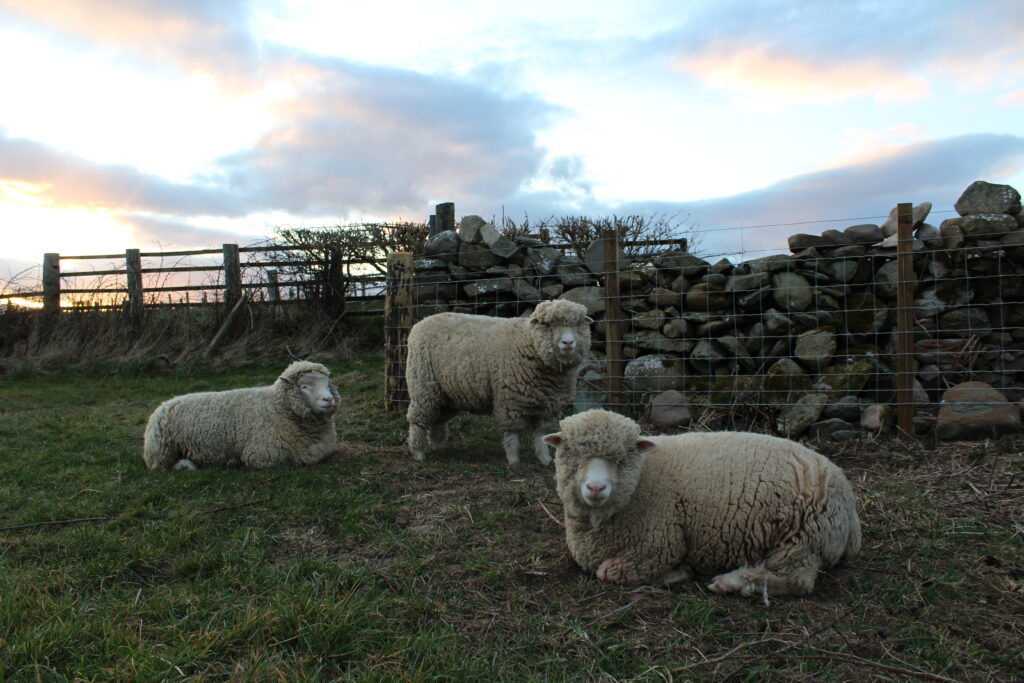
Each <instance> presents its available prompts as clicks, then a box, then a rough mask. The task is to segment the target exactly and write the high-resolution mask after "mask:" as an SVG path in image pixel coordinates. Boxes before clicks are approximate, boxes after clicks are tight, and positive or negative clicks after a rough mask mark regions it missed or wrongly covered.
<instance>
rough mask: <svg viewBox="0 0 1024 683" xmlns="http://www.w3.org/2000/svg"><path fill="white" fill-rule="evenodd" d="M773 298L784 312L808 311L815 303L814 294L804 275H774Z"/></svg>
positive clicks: (784, 273)
mask: <svg viewBox="0 0 1024 683" xmlns="http://www.w3.org/2000/svg"><path fill="white" fill-rule="evenodd" d="M772 298H773V299H774V301H775V305H776V306H778V307H779V308H781V309H782V310H783V311H787V312H792V311H806V310H807V309H808V308H809V307H810V305H811V304H812V303H813V302H814V292H813V291H812V290H811V285H810V283H809V282H807V278H805V277H804V276H803V275H800V274H799V273H787V272H779V273H775V274H774V275H772Z"/></svg>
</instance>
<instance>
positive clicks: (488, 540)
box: [0, 355, 1024, 681]
mask: <svg viewBox="0 0 1024 683" xmlns="http://www.w3.org/2000/svg"><path fill="white" fill-rule="evenodd" d="M328 362H329V364H330V365H331V366H332V369H333V370H334V373H335V376H336V378H337V380H338V383H339V385H340V387H341V393H342V396H343V401H342V405H343V409H342V411H341V414H339V416H338V418H337V422H338V429H339V435H340V437H341V440H342V441H343V445H342V446H341V447H339V449H338V452H337V454H336V455H335V456H334V457H333V458H332V459H331V460H329V461H328V462H326V463H324V464H322V465H320V466H317V467H314V468H309V469H278V470H268V471H246V470H212V469H207V470H201V471H198V472H194V473H187V472H174V473H153V472H149V471H147V470H146V469H145V467H144V466H143V463H142V458H141V448H142V431H143V428H144V426H145V422H146V419H147V417H148V415H149V413H150V412H151V411H152V410H153V408H155V407H156V405H158V404H159V403H160V402H161V401H162V400H165V399H166V398H168V397H170V396H174V395H177V394H181V393H186V392H189V391H199V390H217V389H226V388H233V387H238V386H251V385H257V384H264V383H268V382H270V381H272V380H273V378H274V377H275V376H276V373H277V372H278V371H279V370H280V367H277V366H273V367H271V366H266V367H259V366H254V367H248V368H241V369H235V370H230V371H214V370H213V369H212V368H209V367H207V368H193V369H191V370H189V369H183V370H179V371H178V372H176V373H171V374H168V375H162V376H148V374H147V370H146V368H145V367H143V366H140V367H139V368H136V369H134V370H132V369H129V370H130V371H127V372H117V371H113V372H99V371H98V370H96V369H94V370H92V371H85V370H83V371H79V372H67V373H61V374H52V375H37V374H34V373H33V372H19V373H17V375H16V376H10V375H9V376H8V377H7V378H6V379H4V380H0V381H2V384H0V451H2V455H0V526H4V527H10V526H15V525H27V524H38V523H42V522H50V521H59V520H81V519H83V518H99V519H95V520H91V521H78V522H73V523H65V524H59V525H46V526H43V525H37V526H30V527H26V528H18V529H8V530H4V531H0V679H4V680H7V679H15V680H25V679H36V680H44V681H65V680H75V679H82V680H95V681H107V680H160V679H167V678H171V679H180V678H188V679H194V680H221V679H228V680H263V679H271V678H283V679H285V680H291V679H295V678H309V679H312V680H336V679H347V680H363V681H377V680H382V679H383V680H391V679H395V680H403V679H408V680H417V681H418V680H488V681H491V680H496V681H502V680H508V681H518V680H600V679H603V680H651V681H664V680H708V681H718V680H723V679H726V678H728V679H729V680H766V679H768V680H908V679H911V678H913V677H914V675H923V674H928V675H931V676H940V677H944V678H948V679H953V680H1013V679H1017V678H1020V677H1022V676H1024V657H1022V655H1021V650H1022V648H1021V646H1020V644H1021V643H1022V642H1024V511H1022V508H1024V505H1022V500H1021V499H1022V497H1024V474H1022V473H1021V472H1022V469H1024V467H1022V459H1021V455H1020V445H1021V442H1019V441H1017V442H1014V441H1012V440H1011V441H1005V442H1000V443H999V444H994V445H993V444H987V445H985V444H982V445H977V444H975V445H971V446H965V445H963V444H960V445H952V446H946V447H941V448H923V447H918V448H911V449H910V450H907V449H906V448H905V447H902V446H896V445H892V446H890V445H888V444H884V443H881V442H868V443H862V444H860V445H859V446H857V447H856V449H854V450H851V449H850V447H849V446H847V447H846V448H845V450H843V451H840V452H835V453H832V455H833V457H834V459H835V460H836V461H837V462H838V463H839V464H841V465H842V466H843V467H845V468H846V469H847V471H848V473H849V474H850V476H851V480H852V481H853V483H854V486H855V488H856V489H857V491H858V495H859V500H860V506H861V515H862V519H863V521H864V528H865V545H864V553H863V555H862V557H861V558H860V559H858V560H857V561H856V562H855V563H854V564H853V565H852V566H850V567H848V568H844V569H841V570H839V571H836V572H833V573H830V574H828V575H824V576H822V577H821V578H820V580H819V582H818V590H817V591H816V592H815V594H814V595H812V596H810V597H808V598H804V599H777V600H773V601H772V604H771V605H770V606H769V607H765V606H764V605H762V604H760V603H758V602H748V601H745V600H741V599H737V598H723V597H718V596H712V595H708V594H707V593H705V592H704V591H703V590H702V588H701V587H700V585H699V584H697V583H687V584H686V585H683V586H680V587H676V588H675V589H673V590H662V589H654V588H650V587H641V588H620V587H613V586H606V585H602V584H600V583H598V582H597V581H596V580H595V579H594V578H593V577H591V576H586V575H584V574H583V573H582V572H581V571H580V570H579V569H578V568H577V567H576V566H575V565H574V564H573V563H572V561H571V559H570V558H569V556H568V554H567V552H566V549H565V544H564V540H563V531H562V529H561V528H560V527H558V526H557V525H556V524H555V522H553V521H552V520H551V519H550V518H549V516H548V515H547V513H546V512H545V511H544V507H547V509H548V510H550V511H551V512H552V513H553V514H555V515H556V516H558V515H560V512H561V508H560V506H559V505H558V503H557V495H556V493H555V491H554V486H553V471H552V470H551V469H550V468H542V467H540V466H539V465H537V464H536V463H533V462H524V463H522V464H521V465H520V466H519V467H518V468H517V469H515V470H513V471H511V472H510V471H509V469H508V468H507V467H506V465H505V464H504V456H503V454H502V450H501V447H500V444H499V440H498V438H497V436H496V435H495V434H494V433H493V431H492V430H491V425H490V422H489V421H488V420H487V419H484V418H479V417H464V418H459V419H457V420H456V421H455V422H454V423H453V425H452V429H451V432H452V436H451V440H450V441H451V443H450V446H449V448H448V449H447V450H446V451H445V452H444V453H442V454H438V455H436V456H433V457H431V458H430V459H428V462H426V463H425V464H418V463H415V462H413V461H412V460H411V458H410V457H409V456H408V454H407V452H406V451H405V450H404V447H403V441H404V437H405V428H406V425H405V421H404V417H403V415H402V414H401V412H400V411H398V412H385V411H384V410H383V408H382V406H383V387H382V385H383V381H382V378H383V372H384V370H383V361H382V359H381V358H380V357H378V356H374V355H363V356H357V357H355V358H351V359H348V360H344V361H337V362H330V361H328ZM280 365H281V366H282V367H283V365H284V363H281V364H280ZM996 456H998V458H999V459H996ZM966 468H972V469H969V470H967V471H966V472H965V471H964V470H965V469H966ZM957 473H959V474H957Z"/></svg>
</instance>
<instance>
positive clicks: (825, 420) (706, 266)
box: [385, 205, 1024, 438]
mask: <svg viewBox="0 0 1024 683" xmlns="http://www.w3.org/2000/svg"><path fill="white" fill-rule="evenodd" d="M903 206H904V208H905V212H906V215H905V216H900V215H897V214H896V212H895V210H894V213H893V215H891V216H890V217H889V218H888V219H885V220H882V219H883V218H885V217H877V220H878V223H880V225H879V224H878V223H864V224H857V225H851V226H848V227H846V228H845V229H843V230H836V229H831V230H826V231H824V232H823V233H822V234H820V235H812V234H795V235H792V236H791V237H790V238H789V240H788V246H789V253H777V252H778V251H780V250H775V252H776V253H768V254H764V253H757V252H743V251H735V250H733V251H730V252H729V253H722V254H716V255H710V256H709V255H707V254H705V255H704V256H703V257H701V256H698V255H695V254H691V253H689V252H688V251H687V250H686V245H685V242H683V243H678V241H677V243H675V244H673V242H672V241H671V240H666V241H662V242H663V243H661V244H647V245H642V244H641V243H635V242H631V243H618V242H617V236H616V235H615V234H614V232H613V231H610V232H606V233H605V234H604V235H603V236H602V239H600V240H595V241H594V242H593V243H592V244H591V245H590V248H588V249H587V250H586V253H585V254H583V256H582V257H580V256H577V255H576V254H574V253H572V252H571V250H569V249H566V248H565V247H566V246H567V245H551V244H545V243H544V242H543V241H542V240H540V239H537V238H536V237H529V236H526V237H524V236H519V237H513V238H509V237H503V236H500V235H496V233H495V232H493V231H492V232H491V233H490V234H486V232H487V231H486V230H485V231H484V233H485V234H484V235H483V236H481V234H479V231H473V230H470V231H466V232H465V233H460V232H455V231H450V232H448V233H444V234H438V235H437V236H435V237H433V238H431V239H430V240H428V241H427V243H426V244H425V247H424V253H423V254H417V255H415V256H413V255H411V254H407V255H394V254H393V255H392V258H391V260H390V261H389V263H390V264H392V265H394V264H402V265H401V266H400V267H401V268H403V269H404V271H403V276H402V277H396V278H394V279H389V305H388V310H389V311H390V313H389V316H388V320H387V321H386V323H385V324H386V327H387V330H388V331H387V335H388V338H387V346H388V353H389V359H390V361H389V364H388V377H387V381H388V385H389V387H391V388H392V389H394V391H393V392H391V393H389V398H388V401H389V405H390V406H391V407H393V408H402V406H403V404H404V402H405V401H407V398H406V397H405V395H404V394H403V393H402V391H401V388H402V382H403V377H404V370H403V362H404V358H405V347H404V339H405V335H407V333H408V329H409V328H410V327H411V325H412V324H414V323H415V322H416V321H418V320H421V319H423V318H424V317H426V316H428V315H431V314H434V313H438V312H442V311H454V312H459V313H471V314H479V315H489V316H503V317H511V316H520V315H524V314H528V313H529V311H531V310H532V308H533V307H534V306H536V305H537V303H538V302H540V301H543V300H545V299H555V298H562V299H569V300H572V301H576V302H578V303H581V304H583V305H584V306H586V307H587V311H588V313H589V315H590V316H591V317H592V318H594V320H595V322H594V324H593V326H592V347H591V352H590V354H588V357H587V360H586V361H585V363H584V365H583V366H582V367H581V369H580V375H579V382H578V386H577V392H576V397H575V402H574V405H573V406H572V408H571V410H572V411H573V412H576V411H579V410H584V409H587V408H592V407H599V406H600V407H605V408H609V409H612V410H616V411H619V412H623V413H626V414H630V415H632V416H635V417H640V418H644V419H648V420H651V421H652V422H654V423H655V426H664V427H666V428H669V427H672V426H683V425H684V424H689V425H690V426H703V427H727V428H752V427H754V428H770V429H772V430H778V431H780V432H782V433H784V434H786V435H790V436H792V435H795V434H799V433H804V432H805V431H808V430H809V431H810V433H812V434H815V435H818V434H820V435H822V436H835V435H837V434H838V435H839V436H838V437H836V438H843V432H849V431H850V430H851V429H853V430H855V429H856V428H857V427H863V428H869V429H872V428H873V429H879V430H882V429H887V428H889V427H891V426H892V425H893V424H894V423H895V422H896V418H897V414H899V413H901V411H902V414H903V415H905V416H906V417H905V419H906V424H905V425H902V424H901V426H902V427H903V429H904V430H905V431H906V432H908V433H911V432H913V431H917V432H918V433H922V432H927V431H929V430H932V429H934V428H935V427H936V421H935V416H936V413H937V412H938V410H939V408H940V407H941V406H942V405H943V401H944V397H945V402H946V403H949V402H950V397H949V395H947V394H946V392H947V391H948V390H950V389H952V388H954V387H960V391H961V394H960V395H958V398H957V404H958V405H959V406H961V407H963V406H966V408H964V410H963V416H964V417H968V418H969V414H970V412H971V410H974V411H975V412H978V411H983V410H987V409H989V408H991V407H992V406H993V405H996V404H1007V403H1009V404H1010V405H1011V407H1012V409H1013V411H1015V412H1017V408H1016V406H1013V402H1016V401H1018V400H1021V399H1024V376H1022V373H1024V239H1022V238H1024V230H1022V227H1024V223H1022V221H1021V219H1020V217H1019V215H1018V214H1012V213H1005V214H1001V215H999V214H982V215H966V216H959V217H958V216H955V214H953V215H952V216H951V217H950V218H949V219H947V220H945V221H943V222H942V226H941V228H936V227H933V226H932V225H929V224H927V223H924V217H923V216H919V215H916V213H915V212H917V209H920V208H923V209H924V210H923V212H922V213H923V214H925V215H926V214H927V208H930V205H929V207H920V206H919V207H914V211H913V212H912V211H911V207H910V205H903ZM1018 211H1019V210H1018ZM901 227H902V229H903V231H904V232H903V233H902V234H897V230H898V229H899V228H901ZM746 230H748V231H752V230H756V229H746ZM741 241H742V240H741ZM750 241H751V242H756V241H757V240H754V239H751V240H750ZM638 246H641V248H637V247H638ZM627 247H628V253H629V254H630V255H629V256H627V255H626V253H625V252H626V248H627ZM901 253H902V254H903V255H902V256H901V255H900V254H901ZM901 268H902V271H901ZM965 382H975V383H983V385H987V387H991V388H992V389H994V390H997V391H998V392H1000V394H1001V396H1000V395H995V394H990V393H986V391H988V390H987V388H986V386H983V385H982V384H978V385H977V386H971V385H967V386H964V383H965ZM983 390H984V391H983ZM963 392H966V393H963ZM673 414H674V415H676V416H677V417H678V420H679V424H675V425H673V424H671V421H672V418H666V417H664V416H666V415H673ZM683 416H685V417H683ZM659 422H660V423H661V424H660V425H659ZM1018 423H1019V415H1018Z"/></svg>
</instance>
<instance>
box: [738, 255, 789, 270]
mask: <svg viewBox="0 0 1024 683" xmlns="http://www.w3.org/2000/svg"><path fill="white" fill-rule="evenodd" d="M798 264H799V259H797V258H796V257H795V256H790V255H789V254H773V255H771V256H762V257H761V258H756V259H752V260H750V261H747V263H746V265H747V267H748V268H749V269H750V272H751V273H760V272H766V273H777V272H779V271H780V270H793V269H794V268H796V267H797V265H798Z"/></svg>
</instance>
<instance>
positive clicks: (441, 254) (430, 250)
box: [423, 230, 459, 263]
mask: <svg viewBox="0 0 1024 683" xmlns="http://www.w3.org/2000/svg"><path fill="white" fill-rule="evenodd" d="M423 255H424V256H426V257H429V258H437V259H443V260H445V261H447V262H449V263H455V262H456V261H458V260H459V236H458V234H456V232H455V231H454V230H443V231H441V232H439V233H437V234H436V235H434V236H433V237H431V238H430V239H428V240H427V241H426V242H424V243H423Z"/></svg>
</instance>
